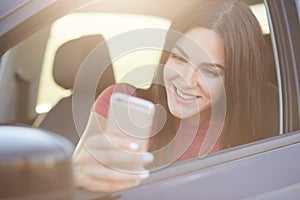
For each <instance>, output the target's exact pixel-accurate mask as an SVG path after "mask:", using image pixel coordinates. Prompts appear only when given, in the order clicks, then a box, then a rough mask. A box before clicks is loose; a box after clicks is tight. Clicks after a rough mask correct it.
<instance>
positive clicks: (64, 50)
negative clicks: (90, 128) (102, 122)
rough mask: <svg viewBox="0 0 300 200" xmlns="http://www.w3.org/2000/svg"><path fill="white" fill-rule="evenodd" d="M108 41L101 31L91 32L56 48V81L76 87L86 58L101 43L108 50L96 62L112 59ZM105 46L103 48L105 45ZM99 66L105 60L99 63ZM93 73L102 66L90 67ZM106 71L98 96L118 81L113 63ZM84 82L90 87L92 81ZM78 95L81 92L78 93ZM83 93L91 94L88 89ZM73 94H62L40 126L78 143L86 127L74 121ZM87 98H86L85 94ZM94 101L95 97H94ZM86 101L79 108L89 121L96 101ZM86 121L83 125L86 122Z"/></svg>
mask: <svg viewBox="0 0 300 200" xmlns="http://www.w3.org/2000/svg"><path fill="white" fill-rule="evenodd" d="M103 42H104V38H103V37H102V36H101V35H88V36H83V37H80V38H77V39H74V40H71V41H68V42H66V43H65V44H63V45H62V46H61V47H60V48H59V49H58V50H57V52H56V55H55V59H54V64H53V78H54V80H55V82H56V83H57V84H58V85H59V86H61V87H63V88H65V89H70V90H72V91H73V89H74V88H73V86H74V83H75V78H76V74H77V72H78V70H79V69H80V66H81V64H82V63H83V61H84V59H85V58H86V57H87V56H88V55H89V53H90V52H91V51H92V50H93V49H94V48H95V47H96V46H97V45H98V44H100V43H101V46H102V47H104V51H101V55H97V60H93V62H97V63H111V62H110V55H109V52H108V49H107V46H106V44H105V43H103ZM102 49H103V48H102ZM97 67H98V68H99V67H103V66H101V64H99V66H97ZM89 70H90V72H91V73H93V70H98V69H95V68H91V69H89ZM102 70H104V72H103V75H102V76H101V78H100V79H99V82H98V86H97V91H96V93H95V95H94V97H95V98H96V97H97V96H98V95H99V94H100V93H101V92H102V91H103V90H104V89H105V88H106V87H107V86H109V85H111V84H114V83H115V79H114V75H113V68H112V66H111V64H110V65H109V66H107V67H106V69H102ZM85 79H86V80H85V81H84V82H88V79H89V77H86V78H85ZM83 85H84V86H87V87H88V84H86V83H83ZM76 95H77V93H76ZM79 95H87V94H86V93H85V92H82V93H80V94H79ZM72 97H73V93H72V95H71V96H68V97H65V98H62V99H61V100H60V101H59V102H58V103H57V104H56V105H55V106H54V107H53V108H52V109H51V110H50V111H49V112H48V113H47V114H46V116H45V118H44V119H43V120H42V122H41V123H40V125H39V127H40V128H43V129H47V130H50V131H53V132H55V133H58V134H60V135H62V136H64V137H65V138H67V139H68V140H70V141H71V142H73V143H74V144H75V145H76V144H77V142H78V140H79V135H80V134H82V131H83V130H82V129H78V128H77V127H76V126H75V123H74V113H73V109H72V101H73V100H72ZM83 99H84V98H83ZM93 101H94V99H93ZM93 101H91V102H87V103H86V102H85V104H88V105H85V106H82V107H80V108H76V110H77V111H78V110H79V112H80V115H81V118H82V119H83V121H84V123H85V125H86V123H87V120H88V116H89V112H90V109H91V106H92V102H93ZM85 125H83V126H85Z"/></svg>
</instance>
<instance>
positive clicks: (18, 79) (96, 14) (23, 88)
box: [0, 1, 299, 138]
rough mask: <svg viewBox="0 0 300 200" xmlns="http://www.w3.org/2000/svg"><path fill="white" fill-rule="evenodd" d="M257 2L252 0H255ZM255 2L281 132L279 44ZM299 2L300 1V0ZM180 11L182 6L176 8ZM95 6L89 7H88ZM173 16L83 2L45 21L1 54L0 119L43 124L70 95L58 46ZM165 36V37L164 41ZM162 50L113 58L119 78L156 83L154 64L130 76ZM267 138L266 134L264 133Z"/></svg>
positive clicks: (159, 23)
mask: <svg viewBox="0 0 300 200" xmlns="http://www.w3.org/2000/svg"><path fill="white" fill-rule="evenodd" d="M250 2H251V1H250ZM255 2H257V1H255ZM258 2H259V3H255V4H251V5H250V7H251V9H252V11H253V13H254V15H255V16H256V17H257V19H258V21H259V23H260V25H261V27H262V30H263V33H264V36H265V39H266V42H267V45H268V46H269V54H268V55H269V58H268V59H269V64H268V73H269V76H268V77H267V78H268V89H267V90H268V92H269V93H270V95H272V96H273V98H271V99H272V101H271V102H268V105H270V106H271V107H270V108H268V109H267V110H266V112H269V113H270V119H268V120H270V123H272V124H273V128H274V129H273V130H271V131H270V133H268V134H266V135H267V136H268V137H272V136H277V135H279V126H280V124H279V115H280V113H279V111H278V110H279V91H278V90H279V89H280V88H278V80H277V75H278V74H277V73H279V71H276V66H275V63H274V55H273V49H272V48H273V47H272V42H271V38H270V27H269V24H268V16H267V12H266V8H265V5H264V3H262V1H258ZM296 2H297V3H298V4H297V5H299V1H296ZM175 7H176V9H177V10H178V11H179V10H180V9H179V8H177V7H179V6H175V5H174V9H175ZM88 11H89V12H88ZM170 21H171V17H169V18H167V17H164V16H162V15H155V12H154V13H151V14H148V15H147V14H141V13H137V12H133V13H130V12H128V13H125V12H107V11H105V12H103V11H102V10H101V9H100V10H97V9H94V10H92V11H90V10H88V9H85V8H84V7H83V8H80V9H79V10H76V11H74V12H72V13H70V14H67V15H65V16H63V17H61V18H59V19H57V20H56V21H54V22H53V23H52V24H49V25H47V26H45V27H44V28H42V29H40V30H39V31H37V32H35V33H34V34H32V35H31V36H30V37H28V38H27V39H25V40H24V41H22V42H20V43H19V44H17V45H16V46H14V47H12V48H11V49H10V50H8V51H7V52H6V53H5V54H4V55H3V56H2V58H1V68H0V69H1V71H0V78H1V86H0V92H1V94H2V93H3V92H4V91H7V93H6V95H5V96H3V98H2V99H1V101H2V102H1V107H0V120H1V122H3V123H24V124H28V125H33V126H39V124H40V123H41V121H42V120H43V117H41V118H40V116H44V115H45V114H47V112H48V111H50V110H51V109H52V108H53V107H54V106H55V105H56V104H57V102H58V101H59V100H61V99H62V98H64V97H68V96H70V94H71V93H72V91H71V90H69V89H65V88H62V87H61V86H59V85H58V84H57V83H56V80H55V79H54V78H53V65H54V60H55V56H56V53H57V51H58V49H59V48H60V47H61V46H63V45H64V44H66V43H68V42H69V41H71V40H74V39H78V38H81V37H83V36H87V35H97V34H100V35H101V36H103V38H104V40H105V41H106V42H107V41H109V40H110V39H111V38H113V37H115V36H117V35H119V34H121V33H124V32H127V31H130V30H135V29H141V28H159V29H163V30H167V29H168V27H169V25H170ZM163 44H164V40H163V39H162V40H161V46H163ZM107 47H108V53H109V55H110V56H112V57H114V55H115V54H116V53H115V50H114V47H113V46H110V43H109V42H107ZM160 55H161V52H160V51H158V50H153V49H148V50H143V51H134V52H129V53H127V54H126V55H124V56H122V57H120V58H118V59H115V60H112V67H113V72H114V78H115V81H116V82H117V83H118V82H127V83H130V84H133V85H134V86H137V87H148V86H149V84H150V83H151V80H152V77H153V73H154V69H153V68H149V71H147V72H144V73H142V74H140V75H135V79H131V78H130V79H129V78H128V79H127V76H126V74H127V73H128V72H131V71H132V70H134V69H135V68H136V67H138V66H141V65H144V64H149V63H151V64H157V63H158V60H159V58H160ZM264 138H265V137H264Z"/></svg>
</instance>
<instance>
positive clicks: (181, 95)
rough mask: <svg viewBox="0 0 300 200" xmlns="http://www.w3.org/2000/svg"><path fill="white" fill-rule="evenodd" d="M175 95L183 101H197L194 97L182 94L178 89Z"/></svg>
mask: <svg viewBox="0 0 300 200" xmlns="http://www.w3.org/2000/svg"><path fill="white" fill-rule="evenodd" d="M176 93H177V94H178V96H179V97H180V98H182V99H185V100H194V99H197V97H196V96H194V95H186V94H183V93H182V92H181V91H180V90H179V89H178V88H176Z"/></svg>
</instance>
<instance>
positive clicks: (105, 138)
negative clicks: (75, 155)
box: [84, 133, 142, 152]
mask: <svg viewBox="0 0 300 200" xmlns="http://www.w3.org/2000/svg"><path fill="white" fill-rule="evenodd" d="M84 146H85V147H86V148H95V149H99V148H101V149H123V150H126V151H130V152H139V151H140V150H141V149H142V148H141V147H140V145H139V144H138V143H137V142H135V141H133V140H130V139H129V138H128V137H123V136H120V135H115V134H103V133H100V134H95V135H92V136H89V137H87V138H86V139H85V140H84Z"/></svg>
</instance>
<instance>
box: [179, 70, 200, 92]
mask: <svg viewBox="0 0 300 200" xmlns="http://www.w3.org/2000/svg"><path fill="white" fill-rule="evenodd" d="M183 77H184V79H185V82H187V83H188V84H189V87H192V88H193V87H196V86H197V85H198V84H199V81H200V79H201V76H200V74H199V71H198V69H197V68H196V67H194V66H192V65H190V66H188V67H187V68H186V70H185V71H184V72H183Z"/></svg>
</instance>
